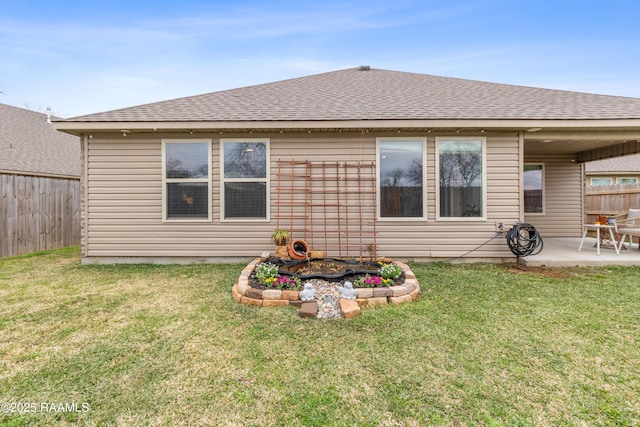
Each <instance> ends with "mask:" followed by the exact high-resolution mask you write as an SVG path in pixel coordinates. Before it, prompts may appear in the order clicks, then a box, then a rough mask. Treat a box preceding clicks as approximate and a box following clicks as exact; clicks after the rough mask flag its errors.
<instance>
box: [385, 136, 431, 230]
mask: <svg viewBox="0 0 640 427" xmlns="http://www.w3.org/2000/svg"><path fill="white" fill-rule="evenodd" d="M377 142H378V165H380V166H379V167H378V192H379V194H378V200H380V203H379V204H378V209H379V212H378V216H379V217H380V218H424V217H425V209H424V189H425V185H424V176H425V174H424V153H425V151H426V150H425V144H426V141H425V140H424V139H422V138H411V139H401V138H386V139H383V138H379V139H378V141H377Z"/></svg>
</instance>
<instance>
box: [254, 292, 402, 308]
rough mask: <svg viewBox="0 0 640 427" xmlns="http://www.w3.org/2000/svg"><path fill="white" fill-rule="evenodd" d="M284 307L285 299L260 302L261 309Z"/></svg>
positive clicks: (286, 303)
mask: <svg viewBox="0 0 640 427" xmlns="http://www.w3.org/2000/svg"><path fill="white" fill-rule="evenodd" d="M407 296H408V295H407ZM284 305H289V300H286V299H264V300H262V306H263V307H282V306H284Z"/></svg>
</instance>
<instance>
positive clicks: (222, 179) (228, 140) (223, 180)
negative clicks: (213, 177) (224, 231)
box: [220, 138, 271, 222]
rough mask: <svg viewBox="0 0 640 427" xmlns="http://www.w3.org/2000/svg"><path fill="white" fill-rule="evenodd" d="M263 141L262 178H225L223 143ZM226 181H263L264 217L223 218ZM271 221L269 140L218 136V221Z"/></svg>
mask: <svg viewBox="0 0 640 427" xmlns="http://www.w3.org/2000/svg"><path fill="white" fill-rule="evenodd" d="M242 142H248V143H264V144H265V147H266V150H265V156H266V158H265V162H266V163H267V164H266V173H265V175H266V176H265V177H264V178H225V176H224V144H225V143H242ZM227 182H264V183H265V186H266V190H265V191H266V193H267V194H266V195H265V197H266V198H265V203H266V206H265V218H225V216H224V211H225V205H224V201H225V192H224V185H225V183H227ZM269 221H271V140H270V139H269V138H220V222H269Z"/></svg>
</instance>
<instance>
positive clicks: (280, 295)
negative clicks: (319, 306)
mask: <svg viewBox="0 0 640 427" xmlns="http://www.w3.org/2000/svg"><path fill="white" fill-rule="evenodd" d="M268 261H273V260H268V259H264V258H257V259H255V260H253V261H251V262H250V263H249V264H248V265H247V266H246V267H245V268H244V269H243V270H242V273H241V274H240V277H239V278H238V282H237V283H236V284H234V285H233V288H232V296H233V298H234V300H235V301H237V302H239V303H241V304H249V305H255V306H260V307H280V306H285V305H295V306H300V305H301V304H302V303H303V301H301V298H300V291H299V290H294V289H286V288H283V289H274V288H271V287H266V286H264V284H261V283H259V281H258V280H257V279H256V277H255V275H254V273H255V270H256V267H257V266H259V265H260V264H261V263H265V262H268ZM312 261H319V260H309V264H310V265H311V263H312ZM325 261H326V262H325V267H327V268H326V269H324V270H328V271H325V273H326V274H325V275H324V276H322V277H319V276H318V274H319V273H318V271H319V270H323V269H322V268H319V267H318V266H315V267H314V268H313V269H311V270H309V269H307V270H306V271H305V270H304V268H305V266H303V267H300V268H297V269H296V273H298V272H301V270H302V273H304V274H301V275H300V276H301V277H302V280H301V282H302V283H305V282H306V281H309V280H318V279H319V280H322V281H325V282H327V283H330V284H333V286H335V287H336V288H337V287H340V286H343V285H344V283H345V282H347V281H349V282H352V283H355V282H357V281H358V279H361V278H364V277H367V275H368V276H370V277H377V276H373V275H374V274H375V271H377V268H373V266H374V265H379V264H391V263H392V264H395V265H397V266H398V267H400V269H401V270H402V274H401V276H400V277H399V278H397V279H395V280H393V283H392V284H390V285H389V286H377V285H375V284H374V285H373V287H356V288H355V291H356V293H357V295H356V298H355V301H356V302H357V304H358V306H359V307H362V306H375V305H385V304H388V303H391V304H400V303H404V302H410V301H413V300H415V299H416V298H417V297H418V295H419V294H420V286H419V284H418V281H417V280H416V277H415V275H414V274H413V272H412V271H411V269H410V268H409V266H408V265H407V264H405V263H403V262H398V261H391V260H389V259H380V260H378V261H377V262H376V263H369V267H370V268H368V271H361V269H358V268H356V267H355V266H354V268H350V270H352V271H353V272H348V273H347V274H342V272H340V271H337V268H336V267H335V265H336V264H337V262H341V260H336V259H330V260H325ZM346 263H347V264H350V263H351V262H349V261H347V262H346ZM357 265H358V266H360V265H363V264H362V263H358V264H357ZM348 269H349V268H348ZM279 271H280V270H279ZM357 271H360V272H357ZM320 274H324V273H320ZM338 275H339V276H340V277H331V276H338Z"/></svg>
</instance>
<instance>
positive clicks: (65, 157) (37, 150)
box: [0, 104, 80, 176]
mask: <svg viewBox="0 0 640 427" xmlns="http://www.w3.org/2000/svg"><path fill="white" fill-rule="evenodd" d="M0 171H4V172H6V171H10V172H18V173H26V174H35V175H53V176H80V139H79V138H78V137H75V136H71V135H68V134H66V133H62V132H59V131H57V130H55V129H54V128H53V126H52V125H51V123H48V122H47V115H46V114H42V113H36V112H34V111H29V110H25V109H22V108H17V107H12V106H10V105H5V104H0Z"/></svg>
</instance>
